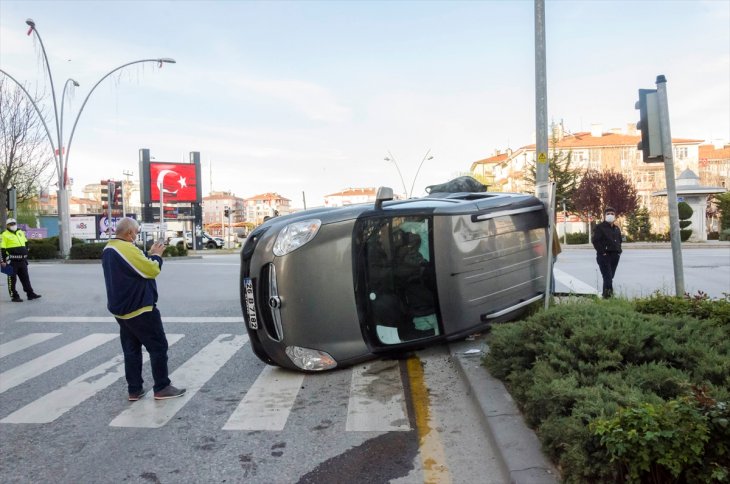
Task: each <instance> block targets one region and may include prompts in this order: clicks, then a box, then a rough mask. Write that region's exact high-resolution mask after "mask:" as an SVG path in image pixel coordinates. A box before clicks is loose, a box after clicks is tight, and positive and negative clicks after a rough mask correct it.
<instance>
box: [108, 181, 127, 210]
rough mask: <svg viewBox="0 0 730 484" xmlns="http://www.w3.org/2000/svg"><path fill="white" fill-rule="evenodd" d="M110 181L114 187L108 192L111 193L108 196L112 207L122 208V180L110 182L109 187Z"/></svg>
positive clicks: (110, 185)
mask: <svg viewBox="0 0 730 484" xmlns="http://www.w3.org/2000/svg"><path fill="white" fill-rule="evenodd" d="M112 183H113V187H114V188H113V190H112V192H110V193H112V196H111V197H110V198H111V204H112V207H113V208H119V209H121V208H122V198H123V197H124V195H123V194H122V182H121V181H115V182H111V183H110V184H109V187H110V188H112Z"/></svg>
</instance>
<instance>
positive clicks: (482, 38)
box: [0, 0, 730, 207]
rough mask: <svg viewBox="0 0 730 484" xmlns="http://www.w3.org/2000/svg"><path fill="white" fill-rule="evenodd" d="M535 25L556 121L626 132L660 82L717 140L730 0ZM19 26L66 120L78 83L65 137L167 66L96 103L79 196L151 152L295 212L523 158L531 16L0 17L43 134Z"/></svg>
mask: <svg viewBox="0 0 730 484" xmlns="http://www.w3.org/2000/svg"><path fill="white" fill-rule="evenodd" d="M545 12H546V13H545V24H546V25H545V29H546V45H547V48H546V56H547V94H548V101H547V102H548V120H549V121H555V122H560V121H561V120H562V122H563V124H564V126H565V128H566V129H567V130H568V131H569V132H577V131H589V130H590V129H591V125H592V124H594V123H598V124H601V125H602V126H603V128H604V130H608V129H609V128H625V127H626V126H627V125H628V124H630V123H635V122H636V121H637V120H638V111H636V110H635V109H634V104H635V102H636V100H637V99H638V89H639V88H649V89H651V88H655V87H656V86H655V81H656V77H657V75H660V74H662V75H665V76H666V78H667V91H668V99H669V110H670V120H671V130H672V136H673V137H680V138H693V139H702V140H707V141H708V142H711V141H713V140H723V141H727V140H729V139H730V0H707V1H702V0H692V1H680V0H668V1H654V0H646V1H642V0H631V1H617V0H616V1H613V0H612V1H597V0H582V1H568V0H562V1H560V0H558V1H551V0H547V1H546V5H545ZM27 18H32V19H33V20H34V21H35V23H36V27H37V30H38V32H39V33H40V35H41V36H42V39H43V42H44V45H45V47H46V52H47V54H48V58H49V63H50V65H51V74H52V76H53V81H54V84H55V89H56V93H57V96H58V99H57V101H58V103H59V111H60V97H61V92H62V89H63V85H64V84H63V83H64V82H65V81H66V79H68V78H73V79H75V80H76V81H78V82H79V83H80V86H79V87H78V88H75V89H73V90H70V91H69V92H68V95H67V96H66V102H65V104H64V115H65V118H64V123H65V124H64V138H65V139H68V134H69V133H70V131H71V126H72V125H73V122H74V119H75V118H76V115H77V113H78V112H79V109H80V108H81V106H82V103H83V101H84V99H85V98H86V96H87V94H88V93H89V92H90V89H91V88H92V87H93V86H94V85H95V84H96V82H97V81H98V80H99V79H100V78H102V77H103V76H104V75H105V74H106V73H108V72H109V71H111V70H112V69H114V68H116V67H118V66H120V65H122V64H125V63H127V62H131V61H134V60H138V59H149V58H160V57H169V58H173V59H175V60H176V63H175V64H165V65H163V67H162V68H161V69H160V68H158V66H157V64H156V63H144V64H137V65H135V66H130V67H127V68H125V69H122V70H121V71H119V72H118V73H117V74H113V75H112V76H110V77H108V78H107V79H105V80H104V81H102V82H101V83H100V84H99V85H98V87H97V88H96V89H95V90H94V91H93V93H92V94H91V95H90V97H89V98H88V102H87V104H86V105H85V107H84V109H83V111H82V112H81V115H80V117H79V118H78V119H79V120H78V125H77V128H76V131H75V133H74V137H73V142H72V145H71V148H70V151H69V164H68V169H69V177H71V178H73V180H74V186H73V191H74V195H80V194H81V190H82V189H83V186H84V185H85V184H87V183H98V182H99V180H102V179H108V178H115V179H121V178H123V172H124V171H129V170H131V171H133V172H134V178H136V177H137V176H138V172H139V162H138V156H139V155H138V152H139V149H140V148H148V149H150V151H151V155H152V156H153V157H154V158H155V161H170V162H180V161H185V160H187V159H188V153H189V152H191V151H198V152H200V153H201V160H202V172H203V173H202V181H201V182H202V185H203V194H204V195H207V194H208V192H209V191H210V190H211V188H212V189H213V190H215V191H222V190H225V191H232V192H233V193H234V194H235V195H237V196H240V197H250V196H253V195H257V194H260V193H265V192H277V193H279V194H281V195H283V196H285V197H286V198H289V199H290V200H291V204H292V206H293V207H302V206H303V199H304V198H306V204H307V206H309V207H311V206H318V205H322V204H323V203H324V200H323V197H324V196H325V195H327V194H330V193H335V192H338V191H340V190H342V189H345V188H348V187H378V186H390V187H393V188H394V190H395V191H396V192H404V191H408V192H410V191H411V187H412V186H413V192H412V193H413V195H414V196H418V195H422V194H423V193H424V188H425V187H426V186H427V185H431V184H436V183H442V182H444V181H447V180H448V179H450V178H453V177H454V176H458V175H460V174H463V173H465V172H468V170H469V167H470V165H471V163H472V162H474V161H477V160H480V159H483V158H487V157H489V156H491V155H493V154H494V153H495V150H505V149H506V148H512V149H516V148H518V147H520V146H524V145H527V144H530V143H533V142H534V137H535V134H534V133H535V86H534V79H535V60H534V2H533V1H530V0H515V1H506V0H504V1H448V2H446V1H444V2H442V1H417V0H412V1H402V2H399V1H374V0H373V1H337V0H329V1H321V2H320V1H297V2H287V1H269V2H264V1H235V0H228V1H213V0H211V1H193V0H188V1H141V0H140V1H114V0H105V1H95V0H85V1H64V0H54V1H30V0H23V1H19V0H1V1H0V68H2V69H3V70H5V71H7V72H8V73H9V74H10V75H12V76H13V77H14V78H15V79H17V80H18V81H20V82H23V83H25V84H26V87H27V88H28V89H29V90H31V91H32V92H35V91H36V90H37V91H38V92H39V93H45V95H46V96H45V98H44V99H43V103H42V105H43V106H45V111H46V113H47V114H48V122H49V125H53V123H54V121H53V103H52V99H51V96H50V93H51V91H50V83H49V81H48V76H47V73H46V71H45V70H44V64H43V62H42V57H41V51H40V45H39V44H38V42H37V41H36V40H35V39H34V36H27V35H26V33H27V25H26V24H25V20H26V19H27ZM0 75H2V74H0ZM66 144H67V143H66V142H65V143H64V145H66ZM389 153H391V154H392V156H391V155H389ZM427 153H428V154H429V156H433V158H432V159H428V160H425V155H426V154H427ZM386 157H389V158H394V159H395V163H393V162H389V161H386V160H385V158H386ZM424 160H425V161H424ZM422 161H423V164H422V168H421V170H420V172H418V168H419V165H421V162H422ZM399 171H400V173H401V174H402V180H401V176H400V175H399ZM211 174H212V176H211ZM416 174H418V176H417V177H416ZM54 180H55V178H54ZM50 188H51V191H53V190H55V188H54V187H50Z"/></svg>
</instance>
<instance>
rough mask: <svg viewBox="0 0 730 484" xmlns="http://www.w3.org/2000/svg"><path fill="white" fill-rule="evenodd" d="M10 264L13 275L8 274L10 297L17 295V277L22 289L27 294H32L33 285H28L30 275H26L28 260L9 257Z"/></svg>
mask: <svg viewBox="0 0 730 484" xmlns="http://www.w3.org/2000/svg"><path fill="white" fill-rule="evenodd" d="M10 265H11V266H13V275H12V276H10V284H8V289H9V291H10V297H16V296H18V288H17V287H16V286H17V280H18V279H20V284H21V285H22V286H23V291H25V293H26V294H27V295H29V296H30V295H31V294H34V293H33V286H31V285H30V276H29V275H28V261H27V260H25V259H11V261H10Z"/></svg>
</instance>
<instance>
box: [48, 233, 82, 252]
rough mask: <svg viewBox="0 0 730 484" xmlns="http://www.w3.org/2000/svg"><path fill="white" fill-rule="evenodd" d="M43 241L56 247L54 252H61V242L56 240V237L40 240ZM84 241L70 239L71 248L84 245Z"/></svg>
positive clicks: (74, 238)
mask: <svg viewBox="0 0 730 484" xmlns="http://www.w3.org/2000/svg"><path fill="white" fill-rule="evenodd" d="M41 240H45V241H46V242H47V243H49V244H51V245H53V246H55V247H56V250H61V242H60V241H59V240H58V235H54V236H53V237H48V238H47V239H41ZM85 243H86V241H85V240H83V239H77V238H76V237H71V247H73V246H74V245H80V244H85Z"/></svg>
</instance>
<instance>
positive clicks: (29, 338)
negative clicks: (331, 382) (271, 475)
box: [0, 333, 411, 432]
mask: <svg viewBox="0 0 730 484" xmlns="http://www.w3.org/2000/svg"><path fill="white" fill-rule="evenodd" d="M71 337H74V338H77V337H76V336H71ZM167 338H168V342H169V344H170V346H173V345H175V344H176V343H179V342H180V341H181V340H183V338H185V334H181V333H170V334H168V335H167ZM211 338H212V340H210V341H209V342H206V341H205V340H206V338H203V341H202V343H199V342H200V341H201V340H200V337H197V338H195V339H194V341H195V342H196V343H195V344H200V347H199V348H198V349H197V352H195V353H194V354H193V355H192V356H191V357H190V358H189V359H187V360H186V361H184V362H182V364H180V365H179V366H177V367H176V368H172V367H171V368H170V371H171V373H170V379H171V380H172V382H173V383H174V384H175V385H176V386H180V387H184V388H187V393H186V394H185V395H184V396H183V397H181V398H176V399H170V400H164V401H156V400H154V398H152V396H151V395H148V396H145V397H144V398H142V399H141V400H139V401H137V402H134V403H129V406H128V407H127V408H126V409H124V410H123V411H121V412H120V413H118V414H117V415H116V416H112V417H111V419H110V421H109V423H108V425H109V426H110V427H126V428H151V429H153V428H160V427H163V426H165V425H167V424H168V423H169V422H170V421H171V420H173V419H174V418H175V417H176V415H178V414H179V413H181V411H183V409H184V408H185V407H186V406H188V405H189V404H190V402H191V401H195V400H196V399H200V398H202V399H203V401H205V395H202V396H201V395H200V391H201V390H203V389H204V388H206V385H210V382H211V380H213V379H214V377H215V376H216V374H218V373H220V372H221V370H222V369H224V368H225V367H226V365H231V364H235V362H232V360H235V358H234V356H235V355H236V354H237V353H239V351H241V350H242V349H243V348H244V347H246V346H247V344H248V336H246V335H240V334H239V335H236V334H218V335H215V336H211ZM6 339H7V336H4V337H3V340H0V341H2V343H1V344H0V397H4V398H5V399H6V400H4V401H11V400H10V399H11V398H13V397H14V395H12V392H8V393H5V392H7V391H8V390H10V389H13V388H18V387H20V386H21V385H24V384H26V383H28V382H31V381H32V382H37V381H39V380H43V381H41V382H40V383H42V384H40V385H28V388H29V389H27V388H24V392H22V396H21V397H18V398H24V399H27V401H19V402H17V404H16V402H15V401H14V400H13V405H10V406H9V405H5V404H3V405H2V406H0V425H10V424H13V425H22V424H36V425H37V424H53V423H54V422H56V421H58V420H59V419H62V418H72V416H73V414H74V411H81V409H87V410H88V406H93V405H100V402H103V401H106V397H105V396H104V394H103V393H102V392H104V391H105V390H107V389H109V387H111V386H112V385H114V384H116V385H119V386H120V387H122V388H126V384H125V382H124V357H123V355H122V354H121V353H120V350H119V348H120V345H119V341H118V335H117V334H116V333H93V334H87V335H84V336H82V337H78V338H77V339H75V340H73V341H71V342H69V339H70V337H67V335H63V333H30V334H25V335H22V336H19V337H17V338H15V339H12V340H9V341H5V340H6ZM191 341H193V340H191ZM55 342H58V343H55ZM36 348H37V351H35V352H33V356H35V357H34V358H32V359H30V360H29V361H25V362H22V363H19V364H15V366H13V367H8V366H10V365H13V363H12V362H14V361H22V360H23V358H22V356H23V355H22V353H20V352H21V351H24V350H29V349H30V350H33V349H36ZM41 351H45V353H44V354H42V355H40V356H37V354H38V352H41ZM94 351H98V352H102V353H103V354H108V355H109V356H111V355H112V354H115V356H113V357H112V358H110V359H108V360H106V361H104V362H103V363H101V364H99V363H98V362H99V361H100V360H103V358H102V357H99V358H84V359H82V358H79V357H80V356H82V355H85V354H88V353H91V352H94ZM110 352H113V353H110ZM11 355H15V356H14V357H13V358H9V357H10V356H11ZM29 356H31V355H29ZM107 358H108V356H107ZM79 360H81V361H80V362H79ZM148 360H149V356H148V355H147V353H146V352H145V353H144V361H145V363H147V361H148ZM72 361H73V362H75V363H77V364H70V365H68V366H64V365H65V364H66V363H69V362H72ZM86 361H91V362H93V363H89V365H88V367H86V368H84V364H85V362H86ZM71 368H73V370H72V369H71ZM79 368H81V369H79ZM250 368H251V371H258V372H259V373H258V375H251V374H250V373H246V374H245V375H241V378H240V382H238V383H237V382H236V381H235V380H234V381H227V382H226V385H225V387H224V389H223V390H221V389H220V386H219V387H218V388H216V391H218V392H220V391H224V392H227V393H229V394H224V395H221V396H220V398H221V399H225V400H226V401H233V400H238V403H237V404H236V407H235V409H233V410H230V414H229V415H228V416H227V418H226V419H225V423H224V424H222V427H221V428H222V430H225V431H231V432H235V431H281V430H283V429H284V428H285V427H286V426H287V424H290V425H291V423H290V422H291V419H290V416H291V412H292V409H294V408H295V406H296V402H297V400H298V399H302V398H307V395H302V394H303V393H305V392H306V391H307V390H305V389H306V388H307V387H308V385H305V380H306V379H308V378H328V377H329V376H328V374H303V373H298V372H292V371H288V370H284V369H281V368H278V367H272V366H265V367H263V369H261V370H254V368H260V366H259V365H256V366H253V367H250ZM54 369H55V371H54V372H51V370H54ZM342 371H343V372H348V373H349V374H348V377H349V379H350V384H349V385H348V386H347V387H345V386H342V390H341V391H342V392H346V391H347V392H349V395H348V404H347V407H342V406H339V405H338V406H337V407H338V409H339V410H338V411H342V413H343V415H342V422H343V427H344V428H343V430H345V431H348V432H363V431H377V432H383V431H408V430H411V425H410V423H409V418H408V415H407V405H406V401H405V398H406V397H405V391H404V387H403V382H402V380H401V370H400V367H399V364H398V363H397V362H393V361H378V360H376V361H372V362H368V363H364V364H361V365H357V366H356V367H353V368H352V369H346V370H342ZM74 372H75V373H74ZM51 373H52V375H51ZM59 374H61V375H64V376H62V377H60V379H59ZM231 374H232V373H231V372H230V371H229V372H227V373H226V378H227V379H228V378H230V375H231ZM234 374H236V375H237V374H238V373H234ZM254 376H255V379H254V381H253V383H245V382H250V381H251V379H252V377H254ZM49 387H52V388H53V389H51V390H50V391H48V390H49ZM314 387H316V385H314ZM21 388H23V387H21ZM34 388H42V389H43V390H39V392H46V393H44V394H38V395H36V394H33V389H34ZM206 391H209V389H208V390H203V392H206ZM3 393H5V395H3ZM119 393H120V392H119V391H118V390H117V392H116V393H115V396H114V397H109V398H119ZM96 395H101V396H102V398H96V399H93V398H92V397H94V396H96ZM110 395H111V393H110ZM125 404H126V403H125ZM8 407H10V408H8ZM18 407H19V408H18ZM5 408H8V411H5V410H4V409H5ZM115 413H116V412H115ZM187 418H191V417H190V416H188V417H187ZM192 418H194V417H192ZM218 425H221V424H218Z"/></svg>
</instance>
